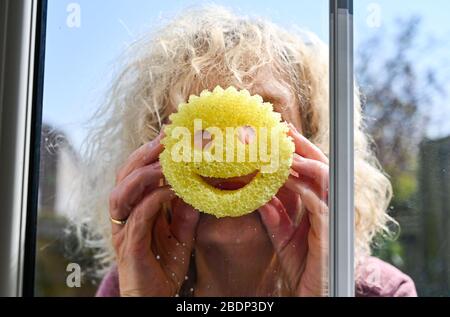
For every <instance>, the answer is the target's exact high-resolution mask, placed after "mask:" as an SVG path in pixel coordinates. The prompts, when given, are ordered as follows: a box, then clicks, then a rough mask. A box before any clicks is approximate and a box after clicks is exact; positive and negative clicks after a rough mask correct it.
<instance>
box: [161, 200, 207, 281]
mask: <svg viewBox="0 0 450 317" xmlns="http://www.w3.org/2000/svg"><path fill="white" fill-rule="evenodd" d="M163 218H164V219H163ZM199 218H200V216H199V213H198V211H196V210H194V208H192V207H191V206H189V205H187V204H186V203H184V202H183V201H182V200H181V199H176V200H175V201H174V204H173V208H172V217H171V219H172V220H171V223H170V224H168V222H167V219H166V218H165V217H159V218H158V220H157V221H158V223H157V225H156V229H155V230H156V231H155V232H158V233H159V234H158V237H157V238H156V239H157V240H156V241H157V244H158V249H159V250H164V252H162V254H160V260H161V262H162V264H163V265H164V267H165V270H166V271H167V274H168V276H169V277H170V278H171V279H172V280H173V281H174V282H175V284H176V285H178V286H181V284H182V283H183V282H184V281H185V277H186V273H187V271H188V268H189V262H190V259H191V257H190V256H191V253H192V248H193V246H194V236H195V230H196V227H197V223H198V219H199ZM160 233H165V234H160Z"/></svg>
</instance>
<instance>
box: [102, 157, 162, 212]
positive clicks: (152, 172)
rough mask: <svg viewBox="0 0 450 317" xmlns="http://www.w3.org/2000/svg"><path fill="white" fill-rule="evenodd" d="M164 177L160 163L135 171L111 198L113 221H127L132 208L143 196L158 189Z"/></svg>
mask: <svg viewBox="0 0 450 317" xmlns="http://www.w3.org/2000/svg"><path fill="white" fill-rule="evenodd" d="M162 177H163V174H162V169H161V165H160V164H159V162H155V163H153V164H150V165H147V166H144V167H141V168H139V169H136V170H134V171H133V172H132V173H131V174H130V175H128V176H127V177H125V178H124V179H123V180H122V182H120V183H119V184H118V185H117V186H116V187H115V188H114V190H113V191H112V192H111V195H110V197H109V210H110V216H111V218H113V219H117V220H120V219H127V218H128V216H129V215H130V213H131V210H132V208H133V207H134V206H135V204H137V203H138V201H139V199H140V198H141V197H142V196H143V194H144V193H145V192H146V191H148V190H152V189H154V188H156V187H158V185H159V182H160V180H161V178H162Z"/></svg>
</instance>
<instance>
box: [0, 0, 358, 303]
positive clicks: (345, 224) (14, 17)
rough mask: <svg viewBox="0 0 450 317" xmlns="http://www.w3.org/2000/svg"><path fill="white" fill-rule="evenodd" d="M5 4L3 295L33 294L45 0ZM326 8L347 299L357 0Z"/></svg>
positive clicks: (335, 255) (334, 179)
mask: <svg viewBox="0 0 450 317" xmlns="http://www.w3.org/2000/svg"><path fill="white" fill-rule="evenodd" d="M1 6H3V7H1ZM0 7H1V8H2V9H4V10H0V11H2V12H3V13H0V79H2V80H1V81H0V157H1V158H2V164H0V176H1V177H0V201H2V205H3V206H2V207H3V213H2V222H0V259H2V263H1V264H2V266H0V280H1V281H2V283H0V295H1V296H33V294H34V280H35V279H34V269H35V255H36V248H35V243H36V230H37V228H36V223H37V221H36V220H37V200H38V184H39V183H38V180H39V155H40V153H39V149H40V134H41V123H42V117H41V113H42V94H43V69H44V67H43V66H44V59H45V29H46V12H47V0H5V1H3V2H2V3H1V4H0ZM329 13H330V20H329V24H330V77H329V78H330V152H329V153H330V188H329V215H330V226H329V243H330V244H329V249H330V251H329V268H328V272H329V295H330V296H337V297H343V296H345V297H347V296H348V297H350V296H354V259H353V256H354V202H353V199H354V197H353V195H354V192H353V179H354V175H353V173H354V172H353V126H354V123H353V89H354V87H353V85H354V84H353V1H352V0H329ZM6 78H8V79H10V78H13V79H14V80H5V79H6ZM5 264H8V265H5Z"/></svg>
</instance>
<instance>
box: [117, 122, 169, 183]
mask: <svg viewBox="0 0 450 317" xmlns="http://www.w3.org/2000/svg"><path fill="white" fill-rule="evenodd" d="M162 137H163V133H162V130H161V133H160V134H159V135H158V136H157V137H156V138H155V139H153V140H152V141H150V142H149V143H146V144H144V145H142V146H141V147H140V148H138V149H137V150H136V151H134V152H133V154H131V155H130V157H129V158H128V159H127V161H126V162H125V164H124V165H123V166H122V167H121V168H120V169H119V171H118V172H117V177H116V183H119V182H121V181H122V180H123V179H124V178H125V177H126V176H127V175H129V174H130V173H131V172H133V171H134V170H135V169H138V168H140V167H143V166H145V165H148V164H151V163H153V162H155V161H156V160H157V159H158V156H159V154H160V153H161V152H162V150H163V149H164V147H163V145H162V144H161V142H160V141H161V138H162Z"/></svg>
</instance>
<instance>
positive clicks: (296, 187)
mask: <svg viewBox="0 0 450 317" xmlns="http://www.w3.org/2000/svg"><path fill="white" fill-rule="evenodd" d="M304 185H306V186H307V187H308V188H309V189H311V190H312V191H313V192H314V193H315V194H316V195H317V196H318V197H319V198H320V199H321V200H322V201H323V202H325V204H326V205H328V187H323V186H322V185H319V184H317V182H316V181H314V180H313V179H312V178H309V177H308V176H303V177H301V178H298V177H295V176H292V175H290V176H289V177H288V179H287V181H286V183H285V184H284V186H285V187H286V188H288V189H289V190H290V191H292V192H294V193H296V194H298V195H300V196H301V191H302V190H303V188H304ZM302 200H303V199H302Z"/></svg>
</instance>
